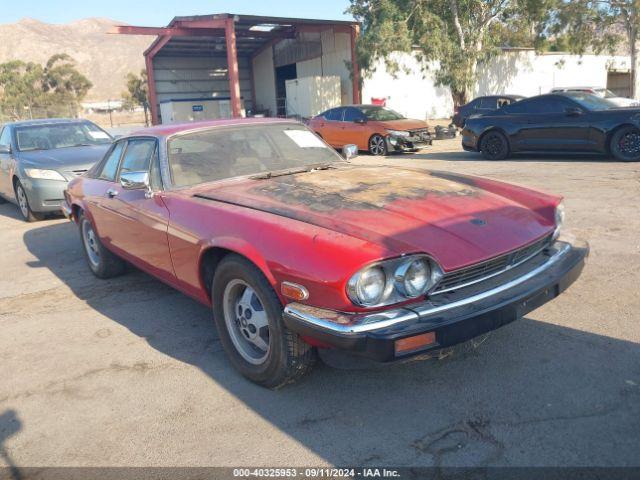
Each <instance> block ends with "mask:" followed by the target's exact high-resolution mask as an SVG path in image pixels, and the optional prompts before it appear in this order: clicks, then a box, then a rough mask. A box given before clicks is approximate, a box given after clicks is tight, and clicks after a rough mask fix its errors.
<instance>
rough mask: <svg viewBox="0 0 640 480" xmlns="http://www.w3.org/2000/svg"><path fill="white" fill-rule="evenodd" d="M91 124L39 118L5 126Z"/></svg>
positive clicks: (80, 120)
mask: <svg viewBox="0 0 640 480" xmlns="http://www.w3.org/2000/svg"><path fill="white" fill-rule="evenodd" d="M80 122H89V120H85V119H84V118H37V119H33V120H18V121H15V122H6V123H5V124H4V125H5V126H8V125H12V126H14V127H29V126H34V125H60V124H65V123H80Z"/></svg>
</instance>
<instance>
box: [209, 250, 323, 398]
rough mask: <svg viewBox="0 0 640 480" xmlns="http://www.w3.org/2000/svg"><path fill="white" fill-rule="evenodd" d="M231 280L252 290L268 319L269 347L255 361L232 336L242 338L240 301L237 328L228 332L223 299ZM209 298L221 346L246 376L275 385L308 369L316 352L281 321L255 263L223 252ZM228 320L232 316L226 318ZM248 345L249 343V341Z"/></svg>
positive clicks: (274, 297) (278, 306)
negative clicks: (241, 350)
mask: <svg viewBox="0 0 640 480" xmlns="http://www.w3.org/2000/svg"><path fill="white" fill-rule="evenodd" d="M234 284H236V285H237V284H240V288H245V291H246V287H250V288H251V289H252V290H253V293H255V295H256V296H257V300H258V301H259V304H258V305H259V306H260V307H262V311H263V312H264V313H265V314H266V317H267V320H268V332H267V333H268V338H269V344H268V349H267V350H266V353H265V357H264V359H257V360H256V361H255V362H254V363H251V362H249V361H248V360H246V359H245V357H244V356H243V355H246V353H245V354H243V353H241V352H240V350H239V347H237V346H236V344H235V343H234V340H233V339H232V335H233V336H234V338H235V341H236V342H238V341H240V340H241V338H240V339H239V337H240V336H241V334H240V333H239V332H240V330H241V329H242V328H243V327H242V326H241V324H240V319H239V318H237V316H236V313H237V309H238V307H239V306H240V305H238V304H234V305H233V311H234V320H233V323H234V325H233V326H231V328H237V329H238V330H236V331H234V332H230V331H229V328H230V327H229V326H228V323H227V320H226V319H225V305H224V304H225V301H228V302H229V303H233V302H232V299H233V295H231V294H229V293H228V292H229V290H230V289H231V288H233V285H234ZM243 286H244V287H243ZM226 293H227V295H226V296H225V294H226ZM211 298H212V299H213V317H214V320H215V323H216V327H217V329H218V335H219V336H220V341H221V343H222V347H223V348H224V350H225V352H226V354H227V356H228V357H229V360H230V362H231V364H232V365H233V367H234V368H235V369H236V370H238V371H239V372H240V373H241V374H242V375H244V376H245V377H246V378H248V379H249V380H251V381H252V382H255V383H257V384H259V385H262V386H264V387H267V388H273V389H276V388H280V387H283V386H284V385H287V384H290V383H294V382H296V381H297V380H298V379H300V378H301V377H303V376H304V375H305V374H306V373H307V372H309V371H310V370H311V368H312V367H313V365H314V364H315V361H316V356H317V353H316V351H315V349H314V348H313V347H311V346H310V345H308V344H307V343H305V342H303V341H302V340H301V339H300V337H299V336H298V335H297V334H295V333H293V332H291V331H290V330H288V329H287V328H286V326H285V325H284V322H283V321H282V305H281V304H280V300H279V299H278V296H277V295H276V293H275V292H274V291H273V288H271V285H270V284H269V282H268V281H267V279H266V278H265V276H264V275H263V274H262V272H261V271H260V270H259V269H258V268H257V267H256V266H255V265H254V264H252V263H251V262H249V261H248V260H247V259H245V258H243V257H241V256H239V255H235V254H231V255H228V256H226V257H225V258H224V259H223V260H222V261H221V262H220V264H219V265H218V267H217V269H216V272H215V275H214V278H213V284H212V288H211ZM240 310H241V309H240ZM227 311H229V307H227ZM247 318H251V317H247ZM243 319H244V317H243ZM229 322H232V320H231V319H229ZM246 323H247V322H246V319H245V322H244V323H243V325H245V327H246ZM254 330H255V328H254ZM247 345H249V346H250V344H249V342H247ZM240 348H242V347H240ZM245 348H246V347H245ZM245 352H246V350H245ZM256 362H259V363H256Z"/></svg>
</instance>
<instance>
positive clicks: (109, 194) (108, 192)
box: [107, 188, 118, 198]
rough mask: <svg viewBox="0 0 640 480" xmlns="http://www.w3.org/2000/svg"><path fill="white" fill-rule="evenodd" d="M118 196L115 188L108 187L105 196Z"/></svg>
mask: <svg viewBox="0 0 640 480" xmlns="http://www.w3.org/2000/svg"><path fill="white" fill-rule="evenodd" d="M117 196H118V191H117V190H116V189H115V188H110V189H109V190H107V197H109V198H113V197H117Z"/></svg>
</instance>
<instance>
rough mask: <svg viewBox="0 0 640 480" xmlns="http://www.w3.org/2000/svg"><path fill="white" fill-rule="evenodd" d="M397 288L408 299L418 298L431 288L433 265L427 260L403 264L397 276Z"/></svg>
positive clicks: (418, 259)
mask: <svg viewBox="0 0 640 480" xmlns="http://www.w3.org/2000/svg"><path fill="white" fill-rule="evenodd" d="M395 280H396V288H397V289H398V291H399V292H400V293H401V294H402V295H404V296H405V297H407V298H416V297H419V296H420V295H423V294H425V293H426V292H427V290H428V289H429V287H430V286H431V285H430V283H431V264H430V263H429V261H428V260H427V259H426V258H417V259H415V260H409V261H408V262H404V263H403V264H401V265H400V266H399V267H398V269H397V270H396V274H395Z"/></svg>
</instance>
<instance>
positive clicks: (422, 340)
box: [395, 332, 436, 356]
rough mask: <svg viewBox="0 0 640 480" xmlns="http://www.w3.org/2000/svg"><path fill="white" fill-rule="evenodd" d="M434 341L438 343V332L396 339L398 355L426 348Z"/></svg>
mask: <svg viewBox="0 0 640 480" xmlns="http://www.w3.org/2000/svg"><path fill="white" fill-rule="evenodd" d="M433 343H436V332H428V333H422V334H420V335H415V336H413V337H407V338H403V339H401V340H396V343H395V347H396V356H398V355H402V354H404V353H409V352H413V351H414V350H418V349H421V348H424V347H426V346H427V345H431V344H433Z"/></svg>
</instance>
